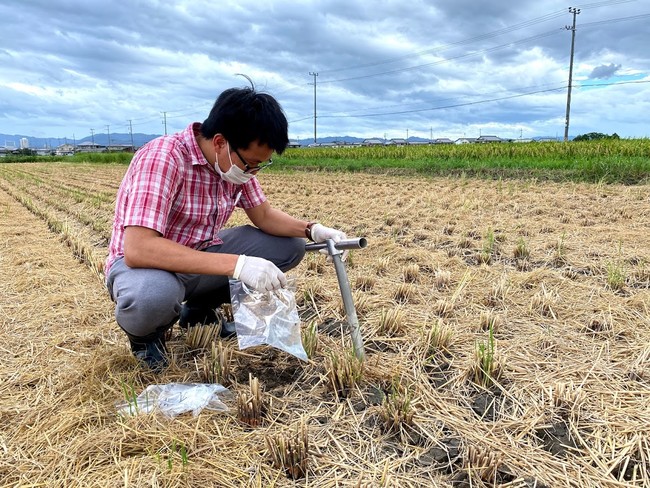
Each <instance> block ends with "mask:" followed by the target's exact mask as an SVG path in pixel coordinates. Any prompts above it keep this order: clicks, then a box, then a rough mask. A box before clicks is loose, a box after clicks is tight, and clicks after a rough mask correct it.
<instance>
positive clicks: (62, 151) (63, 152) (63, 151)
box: [54, 144, 75, 156]
mask: <svg viewBox="0 0 650 488" xmlns="http://www.w3.org/2000/svg"><path fill="white" fill-rule="evenodd" d="M74 151H75V147H74V146H73V145H72V144H61V145H60V146H57V147H56V149H55V150H54V154H56V155H57V156H68V155H72V154H74Z"/></svg>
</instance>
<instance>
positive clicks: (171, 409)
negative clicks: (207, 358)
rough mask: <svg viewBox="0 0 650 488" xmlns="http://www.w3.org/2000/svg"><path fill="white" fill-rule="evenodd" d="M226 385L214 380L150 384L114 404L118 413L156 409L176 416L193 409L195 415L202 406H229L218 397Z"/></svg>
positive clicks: (127, 414)
mask: <svg viewBox="0 0 650 488" xmlns="http://www.w3.org/2000/svg"><path fill="white" fill-rule="evenodd" d="M227 392H228V389H227V388H226V387H225V386H221V385H219V384H214V383H169V384H167V385H149V386H147V388H146V389H145V390H144V391H143V392H142V393H140V394H139V395H138V396H137V398H129V399H127V400H126V401H123V402H118V403H117V404H116V407H117V413H118V414H120V415H125V416H131V417H133V416H136V415H140V414H143V413H151V412H154V411H159V412H160V413H162V414H163V415H165V416H166V417H176V416H177V415H180V414H182V413H185V412H192V415H194V416H195V417H196V416H197V415H198V414H199V412H201V410H203V409H204V408H206V409H208V410H216V411H219V412H226V411H227V410H228V407H227V406H226V405H225V404H224V403H223V402H222V401H221V400H220V399H219V396H218V394H219V393H227Z"/></svg>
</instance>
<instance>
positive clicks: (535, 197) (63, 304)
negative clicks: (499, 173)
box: [0, 163, 650, 488]
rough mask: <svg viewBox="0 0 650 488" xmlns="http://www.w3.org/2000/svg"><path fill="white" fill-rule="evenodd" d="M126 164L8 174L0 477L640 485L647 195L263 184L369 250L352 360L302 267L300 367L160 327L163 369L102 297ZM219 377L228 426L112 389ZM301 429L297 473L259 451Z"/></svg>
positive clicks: (437, 183) (649, 277)
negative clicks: (304, 349)
mask: <svg viewBox="0 0 650 488" xmlns="http://www.w3.org/2000/svg"><path fill="white" fill-rule="evenodd" d="M125 170H126V166H118V165H115V166H112V165H86V164H76V163H75V164H52V163H47V164H41V163H37V164H0V276H1V279H0V319H1V321H2V322H1V324H2V327H1V328H0V365H1V366H0V425H2V430H1V431H0V453H2V456H1V457H0V486H2V487H4V486H7V487H9V486H12V487H13V486H48V487H50V486H52V487H56V486H106V487H109V486H110V487H113V486H165V487H175V486H179V487H185V486H233V487H234V486H260V487H261V486H264V487H266V486H314V487H344V486H358V487H377V486H384V487H395V486H412V487H420V486H441V487H445V486H467V487H469V486H472V487H480V486H501V487H522V488H523V487H533V486H538V487H541V486H547V487H560V486H572V487H624V486H626V487H650V313H649V312H650V232H648V229H650V196H649V195H650V191H649V190H650V187H649V186H648V185H637V186H622V185H604V184H576V183H548V182H536V181H525V180H505V181H487V180H477V179H470V178H442V177H436V178H416V177H398V176H387V175H367V174H355V175H350V174H344V173H331V174H325V173H294V174H282V173H273V174H267V175H261V176H260V179H261V181H262V184H263V186H264V188H265V189H266V193H267V195H268V196H269V198H270V199H271V201H272V202H273V203H274V204H275V205H276V206H278V207H280V208H283V209H285V210H287V211H288V212H290V213H293V214H294V215H296V216H299V217H304V218H309V219H316V220H319V221H321V222H323V223H325V224H331V225H337V226H340V227H342V228H343V229H344V230H345V231H346V232H347V233H348V235H349V236H365V237H367V239H368V242H369V246H368V248H366V249H364V250H359V251H353V252H352V253H351V256H350V260H349V262H348V273H349V276H350V282H351V284H352V286H353V288H354V297H355V303H356V308H357V312H358V314H359V319H360V323H361V328H362V333H363V335H364V339H365V343H366V354H367V361H366V363H365V364H364V368H363V371H361V372H358V374H356V375H354V374H353V373H354V371H355V367H357V364H356V363H355V361H354V360H353V359H351V358H350V353H349V351H350V343H349V340H348V334H347V332H346V331H345V330H344V328H345V327H344V315H343V311H342V306H341V303H340V302H341V299H340V294H339V290H338V285H337V282H336V276H335V273H334V269H333V267H332V266H331V265H329V264H327V263H326V262H325V260H324V258H323V257H322V256H320V255H316V254H314V255H308V256H307V257H306V259H305V260H304V262H303V263H302V264H301V265H300V267H299V268H297V269H296V270H295V271H293V272H292V275H294V276H295V277H296V279H297V282H298V290H297V300H298V302H299V308H300V313H301V317H302V318H303V322H304V323H303V329H304V331H305V336H306V337H309V334H308V330H309V326H310V325H312V324H314V325H316V326H317V327H318V347H317V349H316V351H315V353H314V354H313V356H312V357H311V360H310V361H309V362H308V363H303V362H300V361H299V360H297V359H294V358H292V357H290V356H288V355H286V354H284V353H281V352H278V351H276V350H272V349H270V348H265V347H260V348H255V349H253V350H246V351H245V352H239V351H237V349H236V343H235V342H234V341H232V340H230V341H220V342H219V341H218V342H219V343H218V344H216V345H214V347H211V348H208V349H203V350H196V349H191V348H190V347H189V346H188V344H187V338H186V337H185V336H184V335H183V334H181V332H180V331H179V330H178V329H177V328H174V331H173V336H172V338H171V340H170V347H171V350H172V353H173V362H172V365H171V367H170V368H169V369H168V370H167V371H166V372H164V373H162V374H161V375H155V374H152V373H150V372H147V371H144V370H142V369H141V368H140V367H139V366H138V365H137V364H136V363H135V360H134V359H133V358H132V357H131V354H130V352H129V350H128V347H127V342H126V338H125V337H124V336H123V334H121V333H120V332H119V330H118V326H117V325H116V324H115V322H114V320H113V317H112V305H111V303H110V300H109V298H108V295H107V293H106V291H105V289H104V287H103V285H102V279H103V278H102V263H103V260H104V258H105V256H106V246H107V242H108V238H109V237H110V227H111V219H112V212H113V208H112V207H113V202H114V197H115V193H116V191H117V187H118V185H119V182H120V179H121V176H122V175H123V173H124V171H125ZM243 222H244V220H243V214H238V215H236V217H235V218H234V222H233V223H243ZM479 360H482V361H481V362H479ZM219 361H221V364H222V365H225V366H226V368H225V370H221V372H220V373H219V374H216V373H215V371H214V369H213V368H212V369H211V368H210V365H212V364H213V363H214V362H219ZM336 362H339V363H341V364H343V366H341V365H339V366H338V367H336V366H333V364H334V363H336ZM346 367H347V368H348V369H347V371H348V372H349V373H350V372H351V373H350V375H348V376H345V375H344V374H343V373H344V371H345V368H346ZM335 373H338V376H335ZM215 375H216V376H218V377H220V378H222V379H223V383H224V384H225V385H226V386H228V388H229V389H230V391H231V392H232V393H233V395H231V396H230V397H228V398H227V399H226V403H227V404H228V405H229V406H230V407H231V409H230V411H229V412H227V413H219V412H209V411H203V412H202V413H201V414H200V415H199V416H197V417H192V416H191V415H189V414H187V415H183V416H180V417H177V418H175V419H166V418H164V417H161V416H159V415H143V416H136V417H126V418H124V417H120V416H118V415H117V413H116V407H115V405H116V402H121V401H124V400H125V399H126V398H127V397H128V394H127V393H125V388H126V389H127V390H128V389H131V388H133V390H134V391H136V392H140V391H142V390H144V388H145V387H146V386H147V385H149V384H153V383H160V384H162V383H170V382H205V381H207V380H209V379H214V377H215ZM249 375H250V377H254V378H258V379H259V382H260V384H261V386H262V390H263V394H262V401H263V404H264V405H265V408H264V410H265V411H264V412H263V415H262V417H261V419H260V422H259V425H257V426H251V425H249V424H246V423H244V422H243V421H242V419H241V412H242V410H241V409H240V408H238V402H237V399H239V398H246V396H247V395H249V393H250V391H251V388H250V381H249ZM333 378H336V379H339V380H341V381H342V383H343V385H344V386H343V387H341V386H340V387H339V388H338V389H336V388H334V387H332V386H331V380H332V379H333ZM305 438H306V439H308V444H309V448H308V449H309V454H308V455H307V457H306V461H305V464H304V465H303V466H302V467H303V468H304V469H305V470H306V473H305V477H304V478H299V479H298V480H296V481H292V480H290V479H289V478H288V477H287V476H286V473H285V470H284V469H283V467H282V466H280V465H279V464H274V462H273V461H272V459H271V457H270V455H269V449H268V447H269V446H277V445H279V444H280V442H281V441H284V442H289V443H292V444H293V445H298V447H300V446H303V444H301V443H304V439H305ZM303 447H304V446H303ZM298 471H299V470H298ZM295 472H296V471H295V470H294V473H295Z"/></svg>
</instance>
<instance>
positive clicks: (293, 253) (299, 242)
mask: <svg viewBox="0 0 650 488" xmlns="http://www.w3.org/2000/svg"><path fill="white" fill-rule="evenodd" d="M285 249H286V261H285V263H286V264H285V263H281V265H280V266H278V268H280V269H281V270H282V271H288V270H290V269H292V268H295V267H296V266H298V265H299V264H300V262H301V261H302V259H303V258H304V257H305V240H304V239H301V238H299V237H287V238H286V247H285Z"/></svg>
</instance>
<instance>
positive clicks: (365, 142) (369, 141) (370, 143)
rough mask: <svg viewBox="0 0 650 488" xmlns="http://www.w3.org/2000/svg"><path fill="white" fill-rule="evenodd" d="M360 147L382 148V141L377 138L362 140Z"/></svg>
mask: <svg viewBox="0 0 650 488" xmlns="http://www.w3.org/2000/svg"><path fill="white" fill-rule="evenodd" d="M361 145H362V146H383V145H384V141H383V140H381V139H379V138H378V137H374V138H372V139H364V140H363V141H362V142H361Z"/></svg>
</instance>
